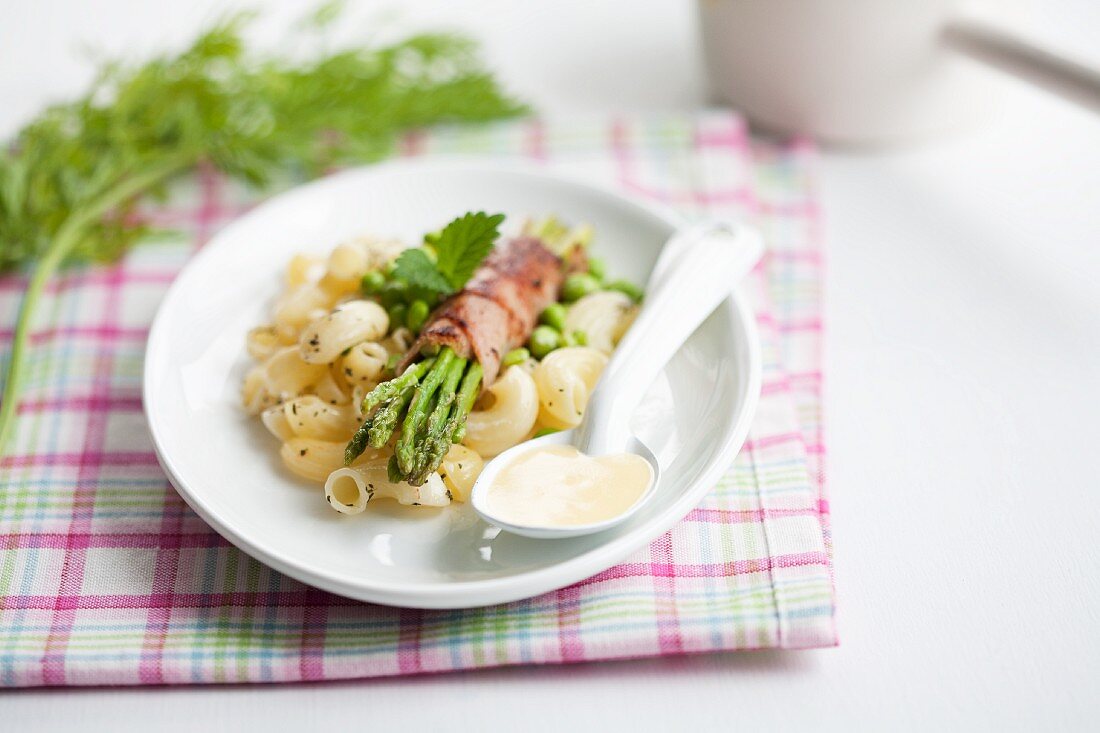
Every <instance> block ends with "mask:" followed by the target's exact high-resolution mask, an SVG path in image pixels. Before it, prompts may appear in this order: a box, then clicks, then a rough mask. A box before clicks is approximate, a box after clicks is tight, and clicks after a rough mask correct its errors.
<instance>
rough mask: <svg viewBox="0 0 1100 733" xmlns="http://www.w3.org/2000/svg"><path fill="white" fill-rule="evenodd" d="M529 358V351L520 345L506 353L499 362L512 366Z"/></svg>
mask: <svg viewBox="0 0 1100 733" xmlns="http://www.w3.org/2000/svg"><path fill="white" fill-rule="evenodd" d="M530 358H531V352H530V351H528V350H527V349H525V348H523V347H522V346H521V347H519V348H518V349H512V350H511V351H509V352H508V353H507V354H505V355H504V358H503V359H501V362H500V363H501V364H503V365H504V366H506V367H507V366H513V365H515V364H522V363H523V362H525V361H527V360H528V359H530Z"/></svg>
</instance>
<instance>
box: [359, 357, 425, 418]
mask: <svg viewBox="0 0 1100 733" xmlns="http://www.w3.org/2000/svg"><path fill="white" fill-rule="evenodd" d="M434 363H435V359H425V360H424V361H421V362H417V363H416V364H411V365H410V366H409V368H408V369H406V370H405V371H404V373H402V374H401V376H399V377H394V378H393V379H390V380H388V381H385V382H382V383H381V384H379V385H378V386H377V387H375V388H374V389H372V390H371V391H370V392H369V393H367V396H366V397H364V398H363V414H370V411H371V410H373V409H374V408H375V407H377V406H378V405H380V404H382V403H383V402H386V401H387V400H392V399H393V398H394V397H397V396H399V395H400V394H401V393H402V392H404V391H405V390H406V389H407V388H408V387H415V386H416V384H417V382H419V381H420V379H421V377H423V376H424V375H425V374H426V373H427V372H428V370H429V369H431V368H432V366H433V365H434Z"/></svg>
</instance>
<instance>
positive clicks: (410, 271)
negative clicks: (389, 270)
mask: <svg viewBox="0 0 1100 733" xmlns="http://www.w3.org/2000/svg"><path fill="white" fill-rule="evenodd" d="M393 276H394V277H395V278H398V279H401V280H404V281H405V282H406V283H408V284H409V285H410V286H411V287H414V288H420V289H421V290H424V291H426V292H427V293H429V294H431V295H435V296H440V295H450V294H451V293H453V292H454V291H455V288H453V287H452V286H451V283H450V282H449V281H448V280H447V278H445V277H443V274H442V273H441V272H440V271H439V270H438V269H436V266H435V263H434V262H432V261H431V260H430V259H429V258H428V255H427V254H426V253H425V252H424V250H422V249H419V248H414V249H407V250H405V251H404V252H402V253H401V254H400V256H398V258H397V262H396V263H395V264H394V268H393Z"/></svg>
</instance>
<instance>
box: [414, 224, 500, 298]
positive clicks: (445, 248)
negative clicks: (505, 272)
mask: <svg viewBox="0 0 1100 733" xmlns="http://www.w3.org/2000/svg"><path fill="white" fill-rule="evenodd" d="M503 221H504V214H493V215H492V216H490V215H488V214H486V213H485V212H484V211H479V212H477V213H476V214H475V213H473V212H470V213H467V214H466V215H465V216H460V217H458V218H457V219H455V220H454V221H452V222H451V223H450V224H448V225H447V226H446V227H444V229H443V231H442V232H440V233H439V236H438V238H436V239H435V241H433V242H432V246H433V247H435V251H436V255H438V260H437V261H436V268H437V269H438V270H439V272H440V273H442V274H443V277H445V278H447V282H449V283H450V284H451V287H453V288H454V289H455V290H460V289H461V288H462V286H463V285H465V284H466V281H467V280H469V279H470V276H471V275H473V274H474V270H476V269H477V268H478V265H480V264H481V261H482V260H483V259H485V255H487V254H489V250H491V249H492V248H493V243H494V242H496V240H497V238H498V237H499V236H500V232H499V231H497V228H498V227H499V226H500V224H501V222H503Z"/></svg>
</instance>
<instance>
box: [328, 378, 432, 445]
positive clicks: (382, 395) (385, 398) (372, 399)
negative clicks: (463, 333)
mask: <svg viewBox="0 0 1100 733" xmlns="http://www.w3.org/2000/svg"><path fill="white" fill-rule="evenodd" d="M431 362H432V360H431V359H429V360H428V361H424V362H420V363H418V364H413V365H412V366H410V367H409V368H408V369H406V370H405V373H404V374H402V375H401V376H400V377H397V378H396V379H391V380H389V381H388V382H382V384H380V385H378V386H377V387H375V388H374V389H372V390H371V391H370V393H369V394H368V395H367V396H366V397H364V398H363V412H364V414H368V415H369V413H370V411H371V410H373V409H374V408H375V407H377V406H378V405H381V404H383V403H385V405H392V404H393V403H394V402H395V400H397V399H398V398H400V397H401V396H402V395H404V394H405V392H406V391H407V390H412V389H413V388H414V387H416V383H417V381H418V380H419V379H420V377H421V376H423V374H424V372H426V371H428V369H429V368H430V367H431ZM395 383H396V384H395ZM405 402H408V399H405ZM402 407H404V404H403V403H402V404H400V405H398V407H397V414H396V415H394V420H395V421H396V419H397V417H398V416H399V415H400V413H401V408H402ZM379 412H381V410H380V411H379ZM377 416H378V414H377V413H376V414H375V415H370V416H369V417H368V418H367V419H366V420H364V421H363V424H362V425H360V426H359V428H358V429H357V430H356V431H355V435H353V436H351V440H349V441H348V444H347V447H345V448H344V465H345V466H350V465H351V462H352V461H354V460H355V459H356V458H358V457H359V456H361V455H363V451H365V450H366V449H367V445H368V443H369V442H370V433H371V429H372V428H373V427H374V418H375V417H377ZM386 418H387V419H389V417H388V415H387V416H386ZM390 432H391V433H392V432H393V428H392V427H391V428H390ZM386 440H389V436H387V437H386ZM386 440H383V441H382V445H384V444H385V442H386ZM371 444H372V445H373V443H371ZM374 447H376V448H380V447H381V445H376V446H374Z"/></svg>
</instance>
